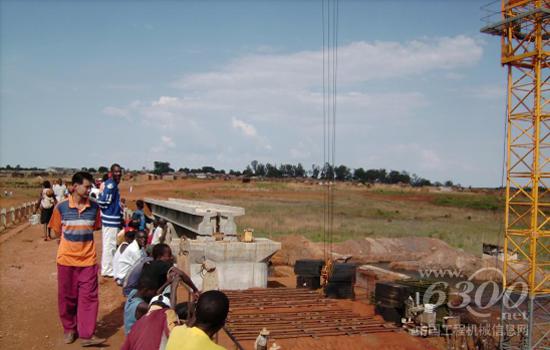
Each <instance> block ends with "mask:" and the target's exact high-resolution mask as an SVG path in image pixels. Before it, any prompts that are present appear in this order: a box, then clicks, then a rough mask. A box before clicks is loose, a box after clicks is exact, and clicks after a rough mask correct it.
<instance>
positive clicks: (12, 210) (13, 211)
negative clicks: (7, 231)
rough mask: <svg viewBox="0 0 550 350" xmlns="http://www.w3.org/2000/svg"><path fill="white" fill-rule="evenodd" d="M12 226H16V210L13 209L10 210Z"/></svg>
mask: <svg viewBox="0 0 550 350" xmlns="http://www.w3.org/2000/svg"><path fill="white" fill-rule="evenodd" d="M8 216H9V221H10V224H12V225H13V224H15V209H14V208H13V207H11V208H10V212H9V213H8Z"/></svg>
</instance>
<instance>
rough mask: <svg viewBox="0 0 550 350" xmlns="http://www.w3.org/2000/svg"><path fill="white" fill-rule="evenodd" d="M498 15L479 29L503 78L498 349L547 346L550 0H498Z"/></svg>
mask: <svg viewBox="0 0 550 350" xmlns="http://www.w3.org/2000/svg"><path fill="white" fill-rule="evenodd" d="M498 16H499V18H498V21H497V22H495V23H491V24H488V25H487V26H486V27H484V28H482V29H481V31H482V32H484V33H487V34H492V35H496V36H500V38H501V47H502V54H501V63H502V65H503V66H505V67H506V68H507V78H508V79H507V106H506V113H507V133H506V139H507V141H506V142H507V154H506V207H505V218H504V229H505V232H504V261H503V288H504V290H505V291H506V293H505V298H504V299H503V307H502V311H503V312H502V314H501V321H502V326H503V328H502V333H503V336H502V338H501V348H503V349H514V348H518V349H548V348H550V319H549V318H548V315H549V313H550V93H549V91H550V81H549V79H550V74H549V73H550V72H549V71H550V70H549V59H548V56H549V54H550V0H501V3H500V10H499V11H498ZM522 300H523V301H524V302H521V301H522ZM512 309H514V310H515V311H517V312H519V313H520V314H521V315H523V316H524V319H523V320H524V321H525V322H524V326H525V327H524V328H520V331H518V329H516V328H515V327H514V328H512V326H517V324H518V320H515V318H517V317H514V320H512V317H510V314H511V313H513V312H512V311H513V310H512ZM519 323H521V322H519ZM512 329H513V331H512Z"/></svg>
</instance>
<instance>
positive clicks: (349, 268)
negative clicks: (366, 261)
mask: <svg viewBox="0 0 550 350" xmlns="http://www.w3.org/2000/svg"><path fill="white" fill-rule="evenodd" d="M356 270H357V265H355V264H348V263H335V264H334V265H332V272H331V273H330V276H329V279H328V280H329V282H348V283H353V282H355V271H356Z"/></svg>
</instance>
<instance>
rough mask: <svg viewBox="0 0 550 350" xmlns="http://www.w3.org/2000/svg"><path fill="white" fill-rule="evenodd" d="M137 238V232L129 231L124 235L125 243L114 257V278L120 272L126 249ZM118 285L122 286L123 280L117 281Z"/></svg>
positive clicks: (119, 247)
mask: <svg viewBox="0 0 550 350" xmlns="http://www.w3.org/2000/svg"><path fill="white" fill-rule="evenodd" d="M135 238H136V231H127V232H125V233H124V241H123V242H122V243H121V244H120V245H119V246H118V249H117V250H116V253H115V256H114V257H113V274H114V276H117V275H118V272H119V270H120V257H121V256H122V254H123V253H124V252H125V251H126V249H127V248H128V247H129V246H130V244H132V242H133V241H134V239H135ZM115 281H116V283H117V284H118V285H119V286H121V285H122V282H123V281H122V280H119V279H116V280H115Z"/></svg>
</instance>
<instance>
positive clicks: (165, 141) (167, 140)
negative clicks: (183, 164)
mask: <svg viewBox="0 0 550 350" xmlns="http://www.w3.org/2000/svg"><path fill="white" fill-rule="evenodd" d="M160 140H161V141H162V144H163V145H164V146H166V147H169V148H174V147H176V144H175V143H174V141H172V138H171V137H168V136H161V138H160Z"/></svg>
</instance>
